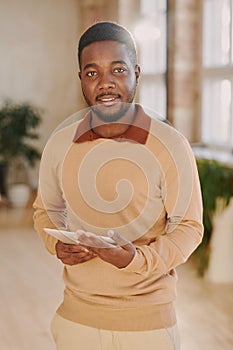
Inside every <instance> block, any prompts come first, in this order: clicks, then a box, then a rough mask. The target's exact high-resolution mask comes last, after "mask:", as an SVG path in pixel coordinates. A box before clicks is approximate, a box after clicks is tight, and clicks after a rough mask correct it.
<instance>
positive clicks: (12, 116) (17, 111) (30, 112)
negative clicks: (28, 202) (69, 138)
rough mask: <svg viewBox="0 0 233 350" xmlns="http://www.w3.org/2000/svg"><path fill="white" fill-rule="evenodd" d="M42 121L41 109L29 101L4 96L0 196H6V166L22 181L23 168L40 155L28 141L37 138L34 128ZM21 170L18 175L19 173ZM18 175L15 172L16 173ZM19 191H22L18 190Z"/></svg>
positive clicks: (0, 111) (0, 129) (0, 126)
mask: <svg viewBox="0 0 233 350" xmlns="http://www.w3.org/2000/svg"><path fill="white" fill-rule="evenodd" d="M40 123H41V112H40V111H39V109H37V108H36V107H34V106H33V105H31V104H29V103H24V102H23V103H14V102H12V101H10V100H7V101H6V102H5V103H4V104H3V105H2V107H1V109H0V195H1V197H0V199H1V200H2V201H3V200H9V188H8V182H9V181H8V179H9V175H10V174H9V169H10V168H11V169H13V171H14V173H15V175H18V181H17V180H16V181H12V182H15V183H17V182H18V183H19V182H23V181H22V176H21V175H22V169H24V170H25V169H26V165H27V164H28V165H29V166H34V165H35V162H36V160H38V159H39V158H40V155H41V154H40V152H39V150H38V149H37V148H36V147H34V146H33V145H32V143H30V141H32V140H35V139H38V137H39V135H38V133H37V132H36V128H37V127H38V126H39V124H40ZM20 172H21V175H20ZM16 177H17V176H16ZM21 195H22V191H21Z"/></svg>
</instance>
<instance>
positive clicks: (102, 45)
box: [81, 41, 131, 68]
mask: <svg viewBox="0 0 233 350" xmlns="http://www.w3.org/2000/svg"><path fill="white" fill-rule="evenodd" d="M115 61H124V62H125V63H126V64H128V65H130V63H131V61H130V56H129V52H128V49H127V47H126V45H125V44H123V43H120V42H117V41H96V42H94V43H91V44H89V45H88V46H86V47H84V49H83V51H82V53H81V68H84V67H85V66H86V65H90V64H95V65H96V64H97V65H100V66H101V65H103V64H106V63H111V62H115Z"/></svg>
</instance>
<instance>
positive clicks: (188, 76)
mask: <svg viewBox="0 0 233 350" xmlns="http://www.w3.org/2000/svg"><path fill="white" fill-rule="evenodd" d="M100 20H112V21H116V22H118V23H120V24H122V25H124V26H126V27H127V28H128V29H129V30H130V31H131V32H132V33H133V35H134V37H135V40H136V44H137V47H138V57H139V64H140V65H141V71H142V74H141V78H140V83H139V87H138V91H137V102H139V103H141V104H143V105H144V106H145V107H147V108H149V109H151V110H155V111H157V113H158V114H160V115H161V117H162V118H165V119H167V121H168V122H169V123H171V124H172V125H173V126H174V127H175V128H177V129H178V130H180V131H181V132H182V133H183V134H184V135H185V136H186V137H187V138H188V140H189V141H190V143H191V145H192V147H193V151H194V153H195V156H196V159H197V166H198V171H199V175H200V181H201V186H202V191H203V202H204V226H205V236H204V240H203V243H202V245H201V246H200V247H199V248H198V250H197V251H196V252H195V254H194V255H193V257H192V258H191V259H190V260H189V262H188V263H187V264H185V265H184V266H181V267H180V268H179V269H178V274H179V276H180V281H179V283H178V300H177V309H178V321H179V325H180V330H181V338H182V349H183V350H194V349H198V350H199V349H205V350H206V349H207V350H208V349H211V350H215V349H216V350H217V349H223V348H224V350H228V349H229V350H230V349H232V347H233V334H232V324H233V311H232V310H233V272H232V268H233V199H232V195H233V0H112V1H108V0H40V1H36V0H7V1H6V0H0V271H1V287H0V308H1V316H0V339H1V344H3V345H2V346H3V349H4V350H5V349H6V350H16V349H17V350H29V349H30V350H31V349H32V348H34V350H37V349H38V350H39V349H42V348H43V350H47V349H51V350H52V349H54V345H53V341H52V339H51V336H50V332H49V323H50V319H51V318H52V315H53V312H54V310H55V309H56V307H57V305H58V303H59V301H60V300H61V297H62V289H63V285H62V282H61V277H60V274H61V265H60V264H59V262H57V261H56V259H55V258H53V257H51V256H49V255H48V254H47V253H46V252H45V251H44V248H43V246H42V243H41V242H40V240H39V238H38V237H37V234H36V233H35V232H34V231H33V223H32V209H31V205H32V202H33V200H34V198H35V193H36V190H37V184H38V169H39V160H40V154H41V152H42V150H43V147H44V146H45V143H46V141H47V140H48V138H49V136H50V134H51V133H52V131H53V130H54V129H55V128H56V127H57V126H58V125H59V124H60V123H61V122H62V121H63V120H65V119H66V118H67V117H69V116H71V115H72V114H74V113H75V112H77V111H79V110H81V109H82V108H84V107H85V102H84V99H83V97H82V93H81V88H80V83H79V79H78V64H77V43H78V39H79V37H80V35H81V34H82V33H83V31H84V30H85V29H86V28H87V27H88V26H89V25H91V24H93V23H95V22H96V21H100Z"/></svg>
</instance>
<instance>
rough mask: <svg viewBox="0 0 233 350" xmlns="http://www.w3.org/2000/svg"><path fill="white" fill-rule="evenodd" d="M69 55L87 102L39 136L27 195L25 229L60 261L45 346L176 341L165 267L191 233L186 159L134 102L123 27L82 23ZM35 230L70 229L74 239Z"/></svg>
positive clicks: (196, 239) (164, 345)
mask: <svg viewBox="0 0 233 350" xmlns="http://www.w3.org/2000/svg"><path fill="white" fill-rule="evenodd" d="M78 57H79V65H80V73H79V77H80V80H81V86H82V91H83V95H84V97H85V100H86V102H87V104H88V105H89V106H90V109H89V110H88V111H87V113H86V115H85V116H84V118H83V119H82V120H81V121H76V122H75V123H73V124H71V125H68V126H66V127H64V128H62V129H60V130H58V131H57V132H55V133H54V134H53V135H52V137H51V139H50V140H49V142H48V143H47V145H46V147H45V150H44V152H43V157H42V161H41V169H40V183H39V191H38V196H37V199H36V201H35V203H34V207H35V215H34V221H35V228H36V230H37V231H38V232H39V234H40V236H41V238H42V239H43V241H44V243H45V246H46V248H47V249H48V250H49V252H51V253H52V254H55V255H56V256H57V257H58V259H60V260H61V261H62V262H63V264H64V275H63V276H64V282H65V292H64V300H63V302H62V304H61V305H60V307H59V308H58V310H57V313H56V315H55V317H54V319H53V321H52V333H53V336H54V339H55V342H56V346H57V349H59V350H64V349H68V350H74V349H85V350H89V349H90V350H93V349H106V350H110V349H121V350H130V349H134V350H137V349H140V350H142V349H147V350H152V349H153V350H154V349H159V350H170V349H179V344H178V336H177V327H176V316H175V310H174V305H173V303H174V300H175V294H176V292H175V285H176V273H175V267H176V266H178V265H180V264H181V263H183V262H185V261H186V260H187V259H188V257H189V256H190V255H191V253H192V252H193V251H194V250H195V248H196V247H197V246H198V245H199V243H200V242H201V239H202V234H203V227H202V203H201V193H200V187H199V180H198V175H197V169H196V165H195V159H194V157H193V154H192V152H191V149H190V146H189V144H188V142H187V141H186V140H185V138H184V137H183V136H182V135H180V133H178V132H177V131H176V130H175V129H173V128H172V127H170V126H168V125H167V124H165V123H163V122H161V121H158V120H155V119H152V118H150V117H149V116H148V115H147V114H146V113H145V112H144V110H143V108H142V106H140V105H138V104H135V103H134V97H135V92H136V86H137V83H138V80H139V76H140V67H139V65H138V64H137V56H136V49H135V44H134V41H133V39H132V36H131V34H130V33H129V32H128V31H127V30H126V29H125V28H123V27H122V26H119V25H117V24H115V23H111V22H100V23H96V24H94V25H93V26H92V27H90V28H89V29H88V30H87V31H86V32H85V33H84V34H83V35H82V37H81V39H80V41H79V49H78ZM46 227H47V228H48V227H50V228H58V229H63V230H70V231H74V232H76V234H75V237H76V238H75V239H76V240H77V243H78V244H66V243H63V242H61V241H60V240H57V239H55V238H54V237H52V236H50V235H49V234H47V233H46V232H45V231H44V228H46ZM103 236H104V237H107V236H108V237H109V236H110V238H111V241H109V240H106V239H105V238H103Z"/></svg>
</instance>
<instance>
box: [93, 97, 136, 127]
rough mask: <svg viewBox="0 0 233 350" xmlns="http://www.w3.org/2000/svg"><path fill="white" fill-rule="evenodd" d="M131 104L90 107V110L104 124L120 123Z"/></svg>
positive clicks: (120, 103) (118, 103)
mask: <svg viewBox="0 0 233 350" xmlns="http://www.w3.org/2000/svg"><path fill="white" fill-rule="evenodd" d="M131 103H132V102H131ZM131 103H122V102H117V103H114V105H112V106H105V105H103V104H99V105H98V104H97V105H95V106H90V108H91V110H92V111H93V112H94V113H95V114H96V115H97V116H98V118H99V119H100V120H101V121H103V122H104V123H114V122H117V121H119V120H120V119H121V118H122V117H123V116H124V115H125V114H126V113H127V112H128V110H129V108H130V106H131Z"/></svg>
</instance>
